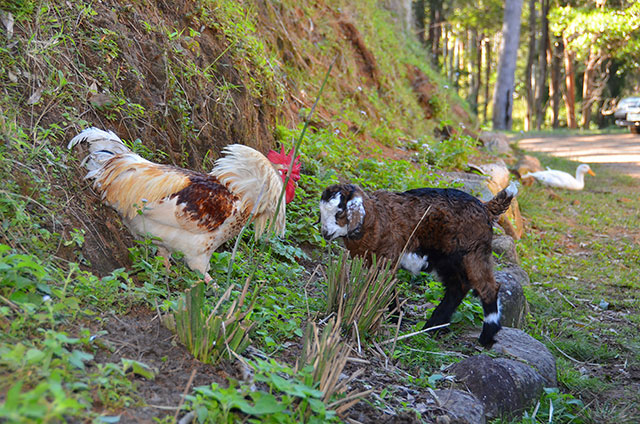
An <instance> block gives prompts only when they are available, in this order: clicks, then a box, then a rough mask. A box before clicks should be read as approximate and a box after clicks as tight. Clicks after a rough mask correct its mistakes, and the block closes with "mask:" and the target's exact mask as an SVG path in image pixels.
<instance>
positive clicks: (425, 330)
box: [380, 323, 451, 345]
mask: <svg viewBox="0 0 640 424" xmlns="http://www.w3.org/2000/svg"><path fill="white" fill-rule="evenodd" d="M449 325H451V324H450V323H446V324H440V325H434V326H433V327H429V328H425V329H422V330H420V331H414V332H413V333H409V334H405V335H403V336H400V337H398V338H396V337H394V338H392V339H389V340H385V341H383V342H380V344H381V345H386V344H389V343H392V342H395V341H399V340H404V339H408V338H409V337H413V336H417V335H418V334H422V333H426V332H427V331H431V330H438V329H440V328H444V327H448V326H449Z"/></svg>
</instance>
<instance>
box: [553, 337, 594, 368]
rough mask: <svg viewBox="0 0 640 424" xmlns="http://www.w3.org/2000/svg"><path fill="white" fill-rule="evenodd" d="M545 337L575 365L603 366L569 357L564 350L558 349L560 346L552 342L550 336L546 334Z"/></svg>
mask: <svg viewBox="0 0 640 424" xmlns="http://www.w3.org/2000/svg"><path fill="white" fill-rule="evenodd" d="M544 337H545V338H546V339H547V340H548V341H549V343H551V344H552V345H553V347H555V348H556V349H558V352H560V353H561V354H562V355H563V356H564V357H565V358H567V359H568V360H570V361H573V362H575V363H577V364H583V365H596V366H601V364H598V363H595V362H583V361H580V360H578V359H576V358H574V357H573V356H571V355H569V354H568V353H565V352H564V351H563V350H562V349H560V348H559V347H558V345H557V344H555V343H554V342H553V340H551V338H549V336H547V335H546V334H545V335H544Z"/></svg>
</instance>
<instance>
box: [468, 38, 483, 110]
mask: <svg viewBox="0 0 640 424" xmlns="http://www.w3.org/2000/svg"><path fill="white" fill-rule="evenodd" d="M470 38H471V40H470V42H469V50H470V51H469V98H468V101H469V106H470V107H471V110H472V111H473V113H475V114H476V115H477V114H478V94H479V93H480V78H481V77H482V50H481V48H480V42H479V41H478V30H477V29H476V28H474V29H472V30H471V37H470Z"/></svg>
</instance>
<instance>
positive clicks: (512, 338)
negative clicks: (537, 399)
mask: <svg viewBox="0 0 640 424" xmlns="http://www.w3.org/2000/svg"><path fill="white" fill-rule="evenodd" d="M491 350H492V351H494V352H497V353H499V354H501V355H508V356H509V357H511V358H514V359H517V360H519V361H522V362H525V363H527V364H528V365H530V366H531V367H532V368H534V369H535V370H536V371H537V372H538V373H539V374H540V376H542V378H543V379H544V382H545V383H544V384H545V387H556V386H557V385H558V380H557V373H556V360H555V358H554V357H553V355H552V354H551V352H550V351H549V349H547V347H546V346H545V345H544V344H543V343H541V342H539V341H538V340H536V339H534V338H533V337H531V336H530V335H528V334H527V333H525V332H524V331H522V330H518V329H517V328H507V327H505V328H503V329H502V330H500V332H499V333H498V334H497V335H496V343H495V344H494V345H493V346H492V348H491Z"/></svg>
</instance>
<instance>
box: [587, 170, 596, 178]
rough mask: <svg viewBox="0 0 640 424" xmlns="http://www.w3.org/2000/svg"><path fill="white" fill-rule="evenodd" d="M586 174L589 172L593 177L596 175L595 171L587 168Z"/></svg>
mask: <svg viewBox="0 0 640 424" xmlns="http://www.w3.org/2000/svg"><path fill="white" fill-rule="evenodd" d="M587 174H589V175H593V176H594V177H595V176H596V173H595V172H593V171H592V170H588V171H587Z"/></svg>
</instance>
